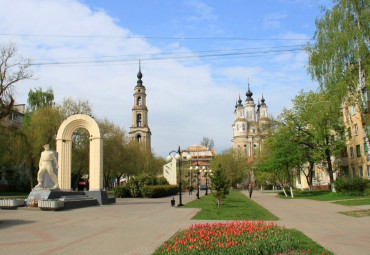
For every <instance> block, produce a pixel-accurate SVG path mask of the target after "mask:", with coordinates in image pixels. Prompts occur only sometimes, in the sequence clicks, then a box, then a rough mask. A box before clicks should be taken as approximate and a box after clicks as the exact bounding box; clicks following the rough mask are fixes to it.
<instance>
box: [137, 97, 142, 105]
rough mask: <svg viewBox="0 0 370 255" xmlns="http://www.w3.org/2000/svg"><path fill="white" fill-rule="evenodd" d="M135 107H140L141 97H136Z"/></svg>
mask: <svg viewBox="0 0 370 255" xmlns="http://www.w3.org/2000/svg"><path fill="white" fill-rule="evenodd" d="M137 105H142V101H141V97H137Z"/></svg>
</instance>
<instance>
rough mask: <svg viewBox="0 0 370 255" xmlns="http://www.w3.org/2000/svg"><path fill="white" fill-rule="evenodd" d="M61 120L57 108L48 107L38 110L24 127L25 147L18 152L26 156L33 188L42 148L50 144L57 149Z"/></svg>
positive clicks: (22, 129)
mask: <svg viewBox="0 0 370 255" xmlns="http://www.w3.org/2000/svg"><path fill="white" fill-rule="evenodd" d="M61 120H62V119H61V116H60V114H59V112H58V110H57V109H56V108H55V107H51V106H46V107H44V108H40V109H37V110H36V111H35V112H34V113H33V114H32V116H31V117H30V119H29V122H28V123H27V125H22V128H21V132H22V137H23V147H22V148H18V150H17V151H18V152H21V153H23V155H26V156H25V157H26V158H27V166H28V167H29V169H30V183H31V186H32V187H33V184H34V180H35V178H36V173H37V169H38V163H39V158H40V153H41V151H42V146H43V145H45V144H50V147H51V148H53V149H55V146H56V143H55V137H56V133H57V131H58V128H59V126H60V124H61Z"/></svg>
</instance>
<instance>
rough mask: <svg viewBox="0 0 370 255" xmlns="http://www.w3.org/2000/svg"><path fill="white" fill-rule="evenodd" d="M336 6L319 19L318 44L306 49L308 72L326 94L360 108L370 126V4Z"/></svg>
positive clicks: (351, 1) (338, 1) (361, 0)
mask: <svg viewBox="0 0 370 255" xmlns="http://www.w3.org/2000/svg"><path fill="white" fill-rule="evenodd" d="M333 3H334V6H333V7H332V9H325V8H323V15H322V16H321V17H318V18H317V19H316V32H315V35H314V39H315V42H314V43H313V44H308V45H307V47H306V49H307V51H308V53H309V65H308V72H309V73H310V74H311V76H312V78H313V79H314V80H317V81H318V82H319V85H320V87H321V88H322V89H323V90H324V92H325V94H329V95H333V96H335V97H336V98H337V100H336V101H340V102H344V104H345V106H348V105H350V104H355V105H358V106H359V107H360V113H361V115H362V118H361V120H362V124H363V126H364V127H367V126H368V125H369V118H368V114H366V113H368V111H369V106H368V103H367V102H368V100H369V98H368V94H367V93H368V91H369V87H370V83H369V79H368V75H369V70H370V58H369V53H370V52H369V45H370V42H369V40H370V39H369V38H370V27H369V23H370V2H369V1H368V0H333ZM334 104H336V102H334ZM368 137H369V134H367V136H366V138H365V139H366V142H367V144H368V146H369V139H368ZM368 153H370V150H369V152H368Z"/></svg>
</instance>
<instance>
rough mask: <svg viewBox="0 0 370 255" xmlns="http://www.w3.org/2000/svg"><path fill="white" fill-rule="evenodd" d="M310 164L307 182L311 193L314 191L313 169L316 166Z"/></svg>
mask: <svg viewBox="0 0 370 255" xmlns="http://www.w3.org/2000/svg"><path fill="white" fill-rule="evenodd" d="M308 163H309V167H308V174H307V175H306V180H307V185H308V187H309V189H310V191H312V190H313V187H312V178H313V167H314V166H315V164H314V163H313V162H311V161H310V162H308Z"/></svg>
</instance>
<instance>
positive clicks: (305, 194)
mask: <svg viewBox="0 0 370 255" xmlns="http://www.w3.org/2000/svg"><path fill="white" fill-rule="evenodd" d="M287 195H288V196H287V197H286V196H285V195H284V192H279V197H280V198H283V199H292V197H291V196H290V192H289V191H288V192H287ZM293 195H294V198H298V199H299V198H303V199H312V200H318V201H334V200H345V199H353V198H364V196H355V195H347V194H343V193H334V192H331V191H328V190H314V191H301V190H295V191H294V192H293Z"/></svg>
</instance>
